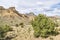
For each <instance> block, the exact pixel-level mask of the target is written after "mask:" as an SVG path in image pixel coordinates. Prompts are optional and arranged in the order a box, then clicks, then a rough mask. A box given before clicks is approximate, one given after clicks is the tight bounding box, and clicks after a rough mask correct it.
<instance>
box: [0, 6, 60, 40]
mask: <svg viewBox="0 0 60 40" xmlns="http://www.w3.org/2000/svg"><path fill="white" fill-rule="evenodd" d="M34 17H36V15H34V14H32V13H29V14H22V13H19V12H18V11H17V10H16V9H15V7H10V8H8V9H5V8H4V7H2V6H0V25H2V24H3V25H5V24H7V25H9V26H10V27H11V28H12V29H13V31H10V32H7V35H6V37H7V38H6V39H5V40H50V38H51V37H52V38H53V39H54V40H60V38H59V37H60V35H57V36H50V37H48V38H46V39H45V38H41V37H39V38H35V37H34V35H33V32H34V31H33V28H32V25H31V20H34ZM49 18H51V19H52V20H55V22H56V19H58V18H57V17H55V16H54V17H49ZM21 23H23V27H22V26H21Z"/></svg>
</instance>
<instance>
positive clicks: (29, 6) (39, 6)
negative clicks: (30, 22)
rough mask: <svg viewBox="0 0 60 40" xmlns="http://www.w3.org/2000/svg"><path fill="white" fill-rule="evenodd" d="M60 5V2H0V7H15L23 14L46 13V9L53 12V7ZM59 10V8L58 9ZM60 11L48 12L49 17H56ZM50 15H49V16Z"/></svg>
mask: <svg viewBox="0 0 60 40" xmlns="http://www.w3.org/2000/svg"><path fill="white" fill-rule="evenodd" d="M57 3H60V0H0V6H1V5H2V6H4V7H6V8H7V7H10V6H15V7H16V9H17V10H18V11H20V12H22V13H26V12H30V11H33V12H36V13H44V12H45V9H47V10H50V9H51V10H53V8H51V6H52V5H55V4H57ZM56 8H57V7H56ZM58 11H60V10H58V9H57V10H54V11H53V12H47V13H46V14H47V15H55V14H56V12H57V13H58ZM48 13H49V14H48ZM52 13H55V14H52Z"/></svg>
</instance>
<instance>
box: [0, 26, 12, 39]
mask: <svg viewBox="0 0 60 40" xmlns="http://www.w3.org/2000/svg"><path fill="white" fill-rule="evenodd" d="M11 30H12V28H11V27H10V26H8V25H0V40H2V39H4V38H5V36H6V33H7V32H8V31H11Z"/></svg>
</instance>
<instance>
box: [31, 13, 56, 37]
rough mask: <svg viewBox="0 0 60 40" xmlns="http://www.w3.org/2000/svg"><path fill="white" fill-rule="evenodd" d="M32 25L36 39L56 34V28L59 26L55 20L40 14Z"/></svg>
mask: <svg viewBox="0 0 60 40" xmlns="http://www.w3.org/2000/svg"><path fill="white" fill-rule="evenodd" d="M31 24H32V27H33V29H34V36H35V37H39V36H41V37H48V36H49V35H53V34H55V27H56V25H57V24H56V23H55V22H54V21H53V20H51V19H49V18H48V17H46V16H45V15H42V14H39V15H38V16H37V17H36V18H35V19H34V20H32V22H31ZM53 32H54V33H53ZM56 33H57V32H56ZM55 35H56V34H55Z"/></svg>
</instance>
